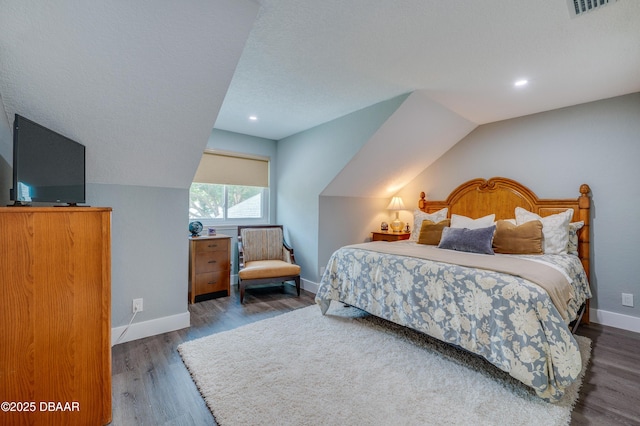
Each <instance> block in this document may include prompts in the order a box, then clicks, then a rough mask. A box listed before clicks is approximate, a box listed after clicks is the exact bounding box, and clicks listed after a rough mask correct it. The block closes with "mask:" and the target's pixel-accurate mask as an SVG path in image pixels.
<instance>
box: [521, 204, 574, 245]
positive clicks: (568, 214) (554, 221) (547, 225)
mask: <svg viewBox="0 0 640 426" xmlns="http://www.w3.org/2000/svg"><path fill="white" fill-rule="evenodd" d="M572 217H573V209H567V210H566V211H564V212H562V213H558V214H552V215H550V216H545V217H540V216H538V215H537V214H535V213H532V212H530V211H528V210H525V209H523V208H522V207H516V222H517V224H518V225H522V224H523V223H525V222H530V221H532V220H539V221H540V222H542V239H543V242H542V246H543V248H544V252H545V254H566V253H567V245H568V244H569V222H570V221H571V218H572Z"/></svg>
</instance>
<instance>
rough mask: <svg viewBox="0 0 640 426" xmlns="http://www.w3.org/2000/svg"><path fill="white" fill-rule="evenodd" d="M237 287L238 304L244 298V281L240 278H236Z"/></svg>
mask: <svg viewBox="0 0 640 426" xmlns="http://www.w3.org/2000/svg"><path fill="white" fill-rule="evenodd" d="M238 287H240V304H242V301H243V300H244V283H243V282H242V281H241V280H238Z"/></svg>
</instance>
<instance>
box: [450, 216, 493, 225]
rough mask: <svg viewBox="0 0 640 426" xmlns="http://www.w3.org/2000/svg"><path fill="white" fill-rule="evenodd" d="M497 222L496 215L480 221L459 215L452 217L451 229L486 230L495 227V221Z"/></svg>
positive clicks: (485, 217)
mask: <svg viewBox="0 0 640 426" xmlns="http://www.w3.org/2000/svg"><path fill="white" fill-rule="evenodd" d="M495 220H496V215H495V214H490V215H487V216H484V217H481V218H478V219H471V218H470V217H467V216H462V215H459V214H452V215H451V227H452V228H467V229H478V228H486V227H488V226H491V225H494V221H495Z"/></svg>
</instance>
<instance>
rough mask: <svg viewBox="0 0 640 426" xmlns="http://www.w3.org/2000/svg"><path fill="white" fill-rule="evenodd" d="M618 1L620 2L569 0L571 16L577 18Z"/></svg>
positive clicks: (611, 0)
mask: <svg viewBox="0 0 640 426" xmlns="http://www.w3.org/2000/svg"><path fill="white" fill-rule="evenodd" d="M616 1H618V0H567V6H569V15H571V17H572V18H575V17H576V16H580V15H583V14H585V13H587V12H591V11H594V10H598V9H602V7H603V6H606V5H608V4H610V3H615V2H616Z"/></svg>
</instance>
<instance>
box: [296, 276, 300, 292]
mask: <svg viewBox="0 0 640 426" xmlns="http://www.w3.org/2000/svg"><path fill="white" fill-rule="evenodd" d="M296 291H297V292H298V296H300V277H296Z"/></svg>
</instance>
